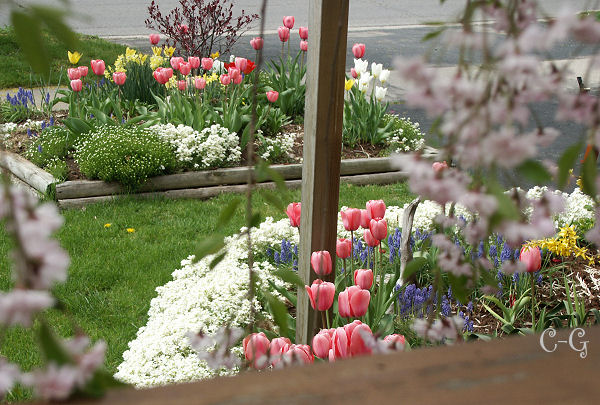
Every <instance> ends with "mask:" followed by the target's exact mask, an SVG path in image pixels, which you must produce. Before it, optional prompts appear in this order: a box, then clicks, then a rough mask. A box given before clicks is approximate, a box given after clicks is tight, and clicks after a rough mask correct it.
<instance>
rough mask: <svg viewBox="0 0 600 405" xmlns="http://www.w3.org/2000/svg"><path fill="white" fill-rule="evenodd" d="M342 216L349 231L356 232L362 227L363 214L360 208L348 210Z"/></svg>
mask: <svg viewBox="0 0 600 405" xmlns="http://www.w3.org/2000/svg"><path fill="white" fill-rule="evenodd" d="M341 214H342V222H343V224H344V228H345V229H346V230H347V231H356V230H357V229H358V228H359V227H360V220H361V214H360V210H359V209H358V208H348V209H346V210H344V211H342V212H341Z"/></svg>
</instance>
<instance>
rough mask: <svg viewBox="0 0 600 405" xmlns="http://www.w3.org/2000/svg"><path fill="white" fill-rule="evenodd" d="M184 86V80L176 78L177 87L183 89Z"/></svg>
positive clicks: (185, 85)
mask: <svg viewBox="0 0 600 405" xmlns="http://www.w3.org/2000/svg"><path fill="white" fill-rule="evenodd" d="M186 87H187V82H186V81H185V80H178V81H177V88H178V89H179V90H181V91H184V90H185V88H186Z"/></svg>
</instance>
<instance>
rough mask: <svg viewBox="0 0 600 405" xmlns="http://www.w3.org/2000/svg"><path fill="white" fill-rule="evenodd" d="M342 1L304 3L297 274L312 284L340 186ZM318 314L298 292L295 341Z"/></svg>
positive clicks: (308, 334) (307, 334) (333, 229)
mask: <svg viewBox="0 0 600 405" xmlns="http://www.w3.org/2000/svg"><path fill="white" fill-rule="evenodd" d="M348 3H349V2H348V0H310V2H309V16H308V18H309V23H308V27H309V31H308V32H309V33H310V42H309V50H308V62H307V66H308V68H307V74H306V109H305V115H304V160H303V166H302V218H301V223H300V251H299V259H298V272H299V275H300V277H301V278H302V280H303V281H304V282H305V283H306V284H307V285H310V284H312V282H313V280H315V279H316V274H315V273H314V272H313V271H311V267H310V255H311V253H312V252H314V251H317V250H327V251H329V253H330V254H331V257H332V259H333V264H334V266H333V272H332V274H331V275H330V276H328V277H324V279H325V280H326V281H333V280H334V277H335V242H336V237H337V236H336V235H337V218H338V203H339V188H340V159H341V156H340V155H341V148H342V125H343V113H344V78H345V75H344V71H345V66H346V41H347V35H348ZM317 315H318V314H317V313H316V312H315V311H314V310H313V309H312V308H311V307H310V303H309V300H308V296H307V294H306V291H304V289H299V290H298V308H297V319H296V343H304V344H306V343H310V342H311V340H312V337H313V336H314V334H315V333H316V332H317V330H318V328H319V325H320V323H319V320H320V319H319V317H318V316H317Z"/></svg>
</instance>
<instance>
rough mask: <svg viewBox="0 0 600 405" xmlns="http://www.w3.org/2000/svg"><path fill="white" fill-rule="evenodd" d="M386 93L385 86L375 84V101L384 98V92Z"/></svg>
mask: <svg viewBox="0 0 600 405" xmlns="http://www.w3.org/2000/svg"><path fill="white" fill-rule="evenodd" d="M386 93H387V88H385V87H379V86H375V98H376V99H377V101H381V100H383V99H384V98H385V94H386Z"/></svg>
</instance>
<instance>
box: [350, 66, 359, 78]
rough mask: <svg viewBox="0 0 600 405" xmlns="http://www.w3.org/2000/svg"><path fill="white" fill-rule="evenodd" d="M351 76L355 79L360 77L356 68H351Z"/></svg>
mask: <svg viewBox="0 0 600 405" xmlns="http://www.w3.org/2000/svg"><path fill="white" fill-rule="evenodd" d="M350 76H352V78H354V79H358V73H357V72H356V69H354V68H352V69H350Z"/></svg>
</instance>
